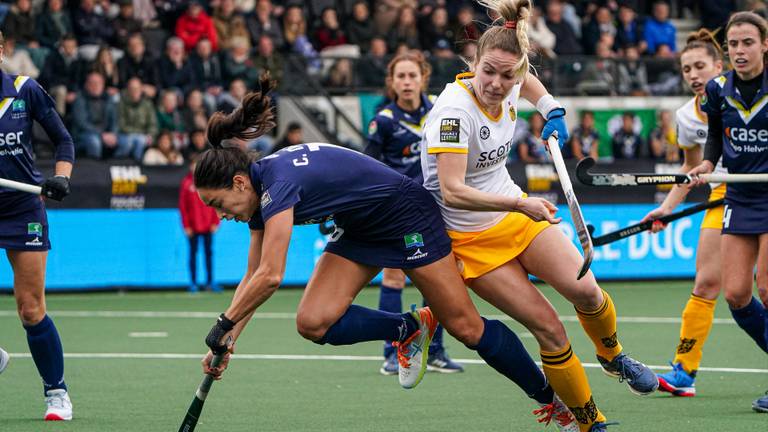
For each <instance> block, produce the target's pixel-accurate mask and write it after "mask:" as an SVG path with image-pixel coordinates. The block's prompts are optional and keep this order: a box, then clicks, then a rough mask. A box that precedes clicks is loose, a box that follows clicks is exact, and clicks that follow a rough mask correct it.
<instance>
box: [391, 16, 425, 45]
mask: <svg viewBox="0 0 768 432" xmlns="http://www.w3.org/2000/svg"><path fill="white" fill-rule="evenodd" d="M419 39H420V38H419V30H418V27H417V22H416V9H415V8H413V7H410V6H403V7H402V8H401V9H400V13H399V15H398V19H397V22H396V23H395V26H394V27H392V29H390V30H389V32H388V33H387V44H388V45H389V46H390V47H396V46H398V45H405V46H406V47H408V49H419V48H420V40H419ZM424 48H425V49H429V48H431V47H424Z"/></svg>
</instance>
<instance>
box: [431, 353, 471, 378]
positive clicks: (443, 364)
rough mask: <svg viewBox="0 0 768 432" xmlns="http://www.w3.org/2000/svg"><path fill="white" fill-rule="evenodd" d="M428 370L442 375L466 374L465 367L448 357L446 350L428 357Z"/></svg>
mask: <svg viewBox="0 0 768 432" xmlns="http://www.w3.org/2000/svg"><path fill="white" fill-rule="evenodd" d="M427 370H428V371H433V372H440V373H456V372H464V366H462V365H461V364H459V363H456V362H455V361H453V360H451V358H450V357H448V354H447V353H446V352H445V349H441V350H439V351H437V352H434V353H433V352H430V353H429V356H428V357H427Z"/></svg>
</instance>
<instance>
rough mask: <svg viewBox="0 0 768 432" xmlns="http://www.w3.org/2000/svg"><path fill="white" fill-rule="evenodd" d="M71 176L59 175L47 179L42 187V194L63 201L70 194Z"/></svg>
mask: <svg viewBox="0 0 768 432" xmlns="http://www.w3.org/2000/svg"><path fill="white" fill-rule="evenodd" d="M69 192H70V190H69V177H67V176H63V175H57V176H53V177H49V178H47V179H46V180H45V183H43V187H42V192H41V193H42V195H43V196H45V197H46V198H50V199H52V200H56V201H61V200H63V199H64V197H65V196H67V195H69Z"/></svg>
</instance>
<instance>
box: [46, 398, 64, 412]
mask: <svg viewBox="0 0 768 432" xmlns="http://www.w3.org/2000/svg"><path fill="white" fill-rule="evenodd" d="M45 402H46V404H47V405H48V406H50V407H53V408H61V409H64V397H62V396H58V395H57V396H48V397H47V398H45Z"/></svg>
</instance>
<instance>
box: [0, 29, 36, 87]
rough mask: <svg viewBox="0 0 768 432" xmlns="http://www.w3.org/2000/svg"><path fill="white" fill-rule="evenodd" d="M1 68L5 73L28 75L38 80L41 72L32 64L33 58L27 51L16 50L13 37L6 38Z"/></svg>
mask: <svg viewBox="0 0 768 432" xmlns="http://www.w3.org/2000/svg"><path fill="white" fill-rule="evenodd" d="M2 60H3V61H2V63H0V68H2V69H3V72H5V73H8V74H11V75H26V76H29V77H32V78H37V76H38V75H40V70H39V69H38V68H37V66H35V64H34V63H33V62H32V57H30V56H29V53H28V52H27V51H25V50H21V49H16V39H15V38H14V37H13V36H10V35H8V36H6V37H5V49H4V51H3V59H2Z"/></svg>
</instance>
